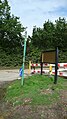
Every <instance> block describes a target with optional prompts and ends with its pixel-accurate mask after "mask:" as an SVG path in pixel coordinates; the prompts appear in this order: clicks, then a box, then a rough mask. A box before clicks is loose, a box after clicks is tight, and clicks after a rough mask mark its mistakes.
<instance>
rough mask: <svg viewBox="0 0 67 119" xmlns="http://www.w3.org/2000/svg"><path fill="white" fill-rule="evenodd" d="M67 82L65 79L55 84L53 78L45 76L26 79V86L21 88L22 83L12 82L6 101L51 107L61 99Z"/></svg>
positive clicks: (18, 81)
mask: <svg viewBox="0 0 67 119" xmlns="http://www.w3.org/2000/svg"><path fill="white" fill-rule="evenodd" d="M66 83H67V81H66V80H64V79H63V78H58V83H57V84H56V85H55V84H53V77H52V79H50V78H49V77H47V76H46V77H45V76H44V75H33V76H31V77H28V78H26V79H25V82H24V86H21V81H20V80H16V81H14V82H12V83H11V84H10V85H9V86H8V88H7V93H6V97H5V99H6V101H8V102H10V103H12V104H13V105H17V104H23V105H26V104H31V105H43V104H45V105H49V104H51V103H52V104H53V103H54V102H56V101H58V100H59V98H60V95H59V92H60V91H61V90H62V89H63V90H66Z"/></svg>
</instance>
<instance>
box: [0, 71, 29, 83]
mask: <svg viewBox="0 0 67 119" xmlns="http://www.w3.org/2000/svg"><path fill="white" fill-rule="evenodd" d="M26 75H28V70H25V76H26ZM18 78H19V69H13V70H0V82H2V81H13V80H15V79H18Z"/></svg>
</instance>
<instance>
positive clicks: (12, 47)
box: [0, 0, 24, 67]
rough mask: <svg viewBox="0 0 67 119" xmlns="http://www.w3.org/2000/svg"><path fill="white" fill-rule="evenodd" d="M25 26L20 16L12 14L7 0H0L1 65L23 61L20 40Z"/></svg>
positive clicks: (10, 64) (13, 64)
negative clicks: (20, 20)
mask: <svg viewBox="0 0 67 119" xmlns="http://www.w3.org/2000/svg"><path fill="white" fill-rule="evenodd" d="M23 31H24V27H23V26H22V25H21V23H20V22H19V18H18V17H15V16H14V15H12V16H11V14H10V6H9V5H8V1H7V0H3V1H1V0H0V66H5V67H6V66H9V67H10V66H18V65H21V63H22V61H21V60H22V56H23V55H22V52H23V48H22V47H21V43H20V40H22V41H23V38H22V34H21V33H22V32H23Z"/></svg>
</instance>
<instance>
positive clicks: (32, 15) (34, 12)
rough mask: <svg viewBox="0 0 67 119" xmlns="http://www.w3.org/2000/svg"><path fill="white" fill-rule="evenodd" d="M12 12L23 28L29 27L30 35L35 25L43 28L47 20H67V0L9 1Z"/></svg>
mask: <svg viewBox="0 0 67 119" xmlns="http://www.w3.org/2000/svg"><path fill="white" fill-rule="evenodd" d="M8 1H9V3H10V6H11V12H12V13H13V14H14V15H16V16H18V17H20V20H21V22H22V24H23V26H27V27H28V34H31V29H32V28H33V26H34V25H36V26H38V27H39V26H40V27H41V26H42V24H43V23H44V21H45V20H48V19H50V20H52V21H54V20H56V19H58V17H66V18H67V0H34V1H33V0H8Z"/></svg>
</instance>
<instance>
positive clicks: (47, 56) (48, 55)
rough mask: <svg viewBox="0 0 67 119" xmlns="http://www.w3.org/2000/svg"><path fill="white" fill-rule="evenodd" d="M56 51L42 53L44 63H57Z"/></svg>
mask: <svg viewBox="0 0 67 119" xmlns="http://www.w3.org/2000/svg"><path fill="white" fill-rule="evenodd" d="M55 54H56V52H55V51H46V52H43V53H42V62H45V63H55V56H56V55H55Z"/></svg>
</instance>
